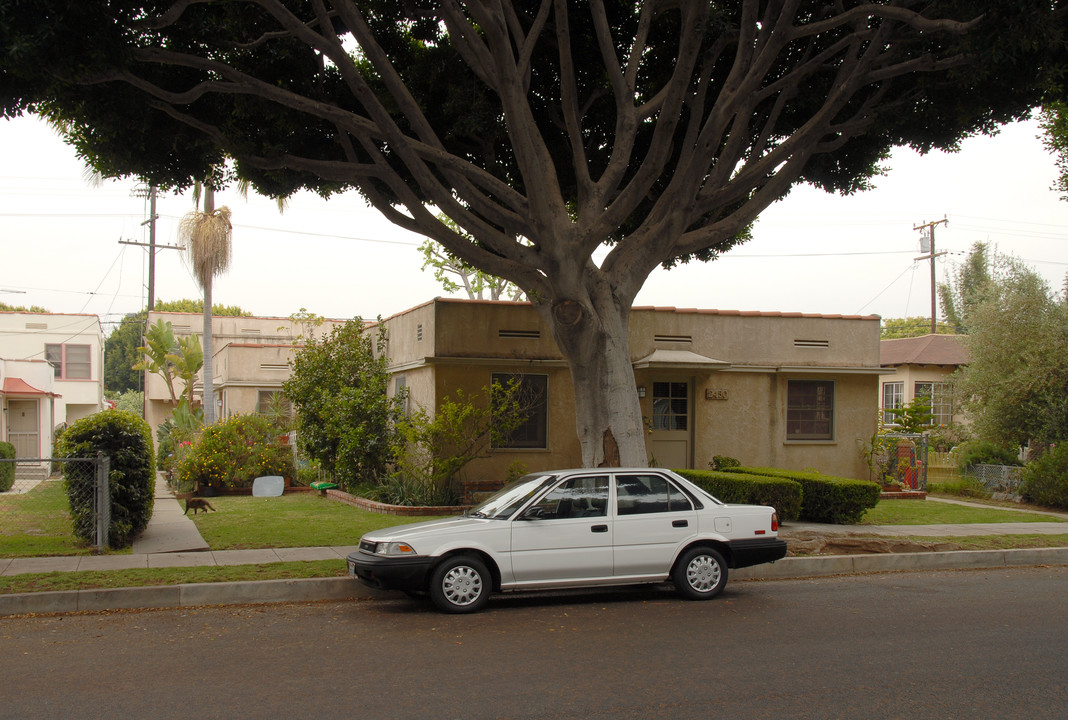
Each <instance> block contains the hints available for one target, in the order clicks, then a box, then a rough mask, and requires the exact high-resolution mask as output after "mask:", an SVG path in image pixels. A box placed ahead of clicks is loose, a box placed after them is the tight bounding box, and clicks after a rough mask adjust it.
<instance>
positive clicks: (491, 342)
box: [385, 299, 880, 480]
mask: <svg viewBox="0 0 1068 720" xmlns="http://www.w3.org/2000/svg"><path fill="white" fill-rule="evenodd" d="M385 325H386V329H387V333H388V337H389V357H390V363H391V371H392V372H393V373H394V375H395V376H403V377H404V383H405V385H406V386H407V388H408V391H409V393H410V402H411V403H412V404H414V405H419V406H422V407H424V408H427V409H428V410H430V409H433V408H434V407H436V404H437V403H439V402H441V401H442V399H443V398H445V397H447V396H450V395H453V394H454V393H455V392H456V391H457V390H458V389H462V390H463V392H464V394H465V395H471V394H472V393H476V394H477V393H479V392H480V391H481V390H482V389H483V388H484V387H486V386H487V385H489V383H490V380H491V376H492V374H493V373H509V374H513V373H527V374H542V375H546V376H547V378H548V404H549V411H548V417H549V421H548V428H547V433H548V442H547V447H546V448H545V449H541V450H503V449H502V450H493V451H491V453H490V457H489V458H487V459H485V460H480V461H476V462H474V463H472V464H471V465H470V466H468V469H467V475H468V476H469V477H468V479H471V480H483V479H493V478H501V477H504V474H505V473H506V472H507V470H508V468H509V466H511V465H512V464H513V463H516V462H518V463H522V465H523V466H525V467H526V468H527V469H528V470H532V471H533V470H540V469H547V468H554V467H555V468H559V467H570V466H574V465H577V464H580V463H581V451H580V448H579V444H578V440H577V437H576V432H575V405H574V393H573V390H572V385H571V378H570V373H569V371H568V369H567V365H566V363H565V362H564V361H563V359H562V356H561V354H560V352H559V349H558V348H557V346H556V344H555V342H554V341H553V340H552V336H551V334H550V332H549V330H548V328H547V327H546V326H545V325H544V324H543V323H542V322H541V318H540V316H539V315H538V313H537V312H536V311H535V310H534V309H533V308H532V307H531V306H530V305H529V304H527V303H506V302H497V303H490V302H481V301H460V300H447V299H446V300H442V299H439V300H435V301H432V302H430V303H426V304H424V305H421V306H419V307H416V308H413V309H411V310H409V311H407V312H404V313H401V314H399V315H397V316H394V317H392V318H389V319H388V320H386V321H385ZM630 329H631V333H630V346H631V356H632V358H633V360H634V361H635V365H636V370H635V392H636V393H638V394H639V395H641V393H644V397H640V398H639V403H640V406H641V409H642V413H643V415H644V416H645V417H646V419H647V423H648V424H649V426H650V427H651V422H649V421H650V419H651V418H652V416H653V414H654V408H653V393H652V389H653V387H654V383H657V382H669V383H671V382H674V383H686V386H687V388H688V392H689V398H688V406H689V417H688V427H687V429H686V430H685V431H683V432H682V433H681V435H682V436H684V437H683V438H682V443H683V444H684V445H685V447H686V450H685V453H684V457H685V462H683V463H681V464H683V465H685V466H687V467H696V468H705V467H708V463H709V462H710V461H711V460H712V457H713V456H714V455H728V456H731V457H735V458H737V459H739V460H741V461H742V462H743V463H745V464H751V465H774V466H778V467H784V468H789V469H797V470H803V469H809V468H811V469H817V470H820V471H822V472H826V473H831V474H835V475H843V476H848V477H859V478H867V476H868V468H867V464H866V462H865V460H864V456H863V447H864V444H865V443H866V442H867V441H868V440H869V439H870V437H871V435H872V433H873V432H874V431H875V426H876V419H877V411H878V407H877V403H875V402H873V401H872V400H873V397H874V396H875V391H876V390H877V388H878V373H879V372H880V369H879V321H878V318H877V317H874V316H870V317H844V316H816V315H799V314H797V315H791V314H782V313H739V312H718V311H701V310H677V309H674V308H635V309H634V310H633V312H632V315H631V324H630ZM658 351H667V354H666V355H665V354H663V353H659V354H658ZM643 360H646V361H647V362H643ZM791 379H797V380H827V381H832V382H833V383H834V392H835V403H834V431H833V437H832V439H830V440H819V441H796V440H790V439H789V438H788V437H787V436H786V404H787V401H786V396H787V385H788V382H789V381H790V380H791ZM679 434H680V433H676V435H679ZM648 439H649V442H648V443H647V445H648V446H649V447H654V446H657V442H656V440H657V431H655V430H650V432H649V435H648ZM651 459H652V460H653V461H654V462H658V461H661V460H662V458H657V457H652V458H651Z"/></svg>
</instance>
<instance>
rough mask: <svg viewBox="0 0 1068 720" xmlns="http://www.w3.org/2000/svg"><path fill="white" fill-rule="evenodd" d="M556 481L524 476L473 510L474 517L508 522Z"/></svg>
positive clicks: (547, 478)
mask: <svg viewBox="0 0 1068 720" xmlns="http://www.w3.org/2000/svg"><path fill="white" fill-rule="evenodd" d="M555 479H556V476H555V475H540V474H535V475H524V476H523V477H521V478H519V479H518V480H514V481H512V482H510V483H508V484H507V485H505V486H504V487H503V488H502V489H501V490H500V491H498V492H497V494H496V495H494V496H493V497H491V498H490V499H488V500H486V501H485V502H483V503H482V504H480V505H477V506H476V507H474V508H472V509H471V511H470V512H468V513H467V514H468V515H470V516H473V517H484V518H493V519H496V520H507V519H508V518H510V517H512V515H514V514H515V512H516V510H518V509H519V508H520V507H522V506H523V504H524V503H525V502H526V501H527V500H529V499H530V498H531V497H533V496H534V494H535V493H537V492H538V491H539V490H541V489H542V488H543V487H545V486H546V485H548V484H549V483H551V482H552V481H553V480H555Z"/></svg>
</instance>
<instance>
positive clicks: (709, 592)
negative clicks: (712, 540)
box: [671, 547, 727, 600]
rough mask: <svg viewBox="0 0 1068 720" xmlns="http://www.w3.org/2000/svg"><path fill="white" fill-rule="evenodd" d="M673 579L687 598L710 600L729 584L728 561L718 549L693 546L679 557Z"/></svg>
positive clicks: (681, 593) (680, 592)
mask: <svg viewBox="0 0 1068 720" xmlns="http://www.w3.org/2000/svg"><path fill="white" fill-rule="evenodd" d="M671 579H672V580H673V581H674V583H675V587H677V588H678V590H679V594H680V595H682V596H683V597H684V598H686V599H687V600H709V599H711V598H714V597H715V596H716V595H719V593H720V591H721V590H723V586H724V585H726V584H727V563H726V562H724V561H723V556H722V555H720V554H719V551H717V550H713V549H712V548H709V547H696V548H692V549H690V550H687V551H686V552H685V553H683V555H682V557H681V558H679V562H678V564H677V565H675V572H673V573H672V575H671Z"/></svg>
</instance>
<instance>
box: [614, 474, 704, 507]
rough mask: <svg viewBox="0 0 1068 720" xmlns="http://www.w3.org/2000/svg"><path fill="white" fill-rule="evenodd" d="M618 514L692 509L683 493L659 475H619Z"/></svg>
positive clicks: (617, 487)
mask: <svg viewBox="0 0 1068 720" xmlns="http://www.w3.org/2000/svg"><path fill="white" fill-rule="evenodd" d="M616 506H617V513H618V514H619V515H644V514H646V513H661V512H681V511H684V510H693V503H691V502H690V498H688V497H687V496H686V495H685V493H683V492H682V491H681V490H679V489H678V488H677V487H675V486H674V485H673V484H671V483H670V482H668V480H667V478H665V477H661V476H660V475H620V476H618V477H617V478H616Z"/></svg>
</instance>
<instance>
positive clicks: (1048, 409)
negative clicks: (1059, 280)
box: [954, 256, 1068, 446]
mask: <svg viewBox="0 0 1068 720" xmlns="http://www.w3.org/2000/svg"><path fill="white" fill-rule="evenodd" d="M968 324H969V335H968V336H967V337H966V338H965V339H964V342H965V344H966V346H967V348H968V364H967V365H966V366H964V367H963V368H961V369H960V370H958V371H957V374H956V376H955V378H956V380H955V382H954V390H955V392H957V393H958V394H959V396H960V398H961V400H962V401H963V404H964V410H965V411H966V412H967V413H968V415H969V417H970V418H971V419H972V427H973V429H974V432H975V434H976V435H977V436H978V437H980V438H984V439H987V440H991V441H994V442H997V443H999V444H1001V445H1006V446H1011V445H1024V444H1027V443H1029V442H1035V443H1037V444H1039V445H1044V444H1047V443H1052V442H1056V443H1059V442H1063V441H1065V440H1068V355H1066V354H1065V348H1068V299H1066V298H1065V297H1063V296H1060V295H1058V294H1057V293H1055V292H1054V291H1053V290H1052V289H1051V288H1050V286H1049V284H1048V283H1047V282H1046V281H1045V280H1044V279H1043V278H1042V276H1041V275H1039V274H1038V273H1037V272H1035V271H1034V270H1033V269H1031V268H1029V267H1027V266H1026V265H1024V264H1023V263H1021V262H1020V261H1018V260H1014V259H1011V258H1008V257H1004V256H996V257H995V258H994V259H993V263H992V270H991V274H990V280H989V282H988V283H987V285H986V286H985V288H984V291H983V293H982V296H981V299H980V300H979V301H978V302H977V303H976V305H975V306H973V307H972V308H971V311H970V312H969V320H968Z"/></svg>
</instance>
